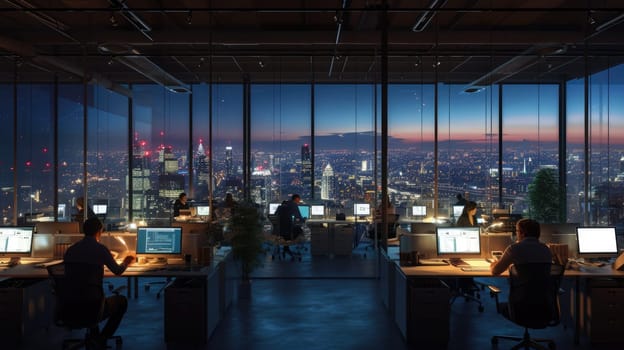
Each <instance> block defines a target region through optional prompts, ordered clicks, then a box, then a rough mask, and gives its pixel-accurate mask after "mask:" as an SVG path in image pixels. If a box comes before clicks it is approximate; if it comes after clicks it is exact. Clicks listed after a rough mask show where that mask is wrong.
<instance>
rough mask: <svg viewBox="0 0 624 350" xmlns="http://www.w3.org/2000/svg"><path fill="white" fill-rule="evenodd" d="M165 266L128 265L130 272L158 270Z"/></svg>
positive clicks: (127, 269)
mask: <svg viewBox="0 0 624 350" xmlns="http://www.w3.org/2000/svg"><path fill="white" fill-rule="evenodd" d="M164 268H165V265H160V266H159V265H154V264H150V265H130V266H128V267H126V271H128V272H145V271H157V270H162V269H164Z"/></svg>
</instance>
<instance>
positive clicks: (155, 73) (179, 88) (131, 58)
mask: <svg viewBox="0 0 624 350" xmlns="http://www.w3.org/2000/svg"><path fill="white" fill-rule="evenodd" d="M98 50H99V51H100V52H101V53H105V54H107V55H111V56H112V57H113V59H114V60H115V61H117V62H119V63H121V64H123V65H125V66H127V67H129V68H131V69H133V70H134V71H136V72H137V73H139V74H141V75H143V76H144V77H146V78H147V79H149V80H151V81H153V82H155V83H158V84H160V85H162V86H163V87H165V88H166V89H167V90H169V91H171V92H175V93H191V89H190V88H189V87H188V86H187V85H186V84H184V83H183V82H182V81H180V80H179V79H178V78H176V77H174V76H173V75H171V74H170V73H168V72H167V71H165V70H164V69H162V68H161V67H160V66H159V65H157V64H156V63H154V62H152V61H151V60H150V59H149V58H147V57H145V56H141V53H140V52H139V51H138V50H136V49H134V48H132V47H129V46H127V45H123V44H101V45H99V46H98Z"/></svg>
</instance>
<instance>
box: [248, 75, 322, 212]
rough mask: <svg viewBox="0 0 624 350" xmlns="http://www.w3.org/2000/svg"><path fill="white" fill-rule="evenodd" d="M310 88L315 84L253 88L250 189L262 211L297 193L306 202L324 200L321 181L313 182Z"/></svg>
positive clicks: (264, 85) (260, 85) (257, 85)
mask: <svg viewBox="0 0 624 350" xmlns="http://www.w3.org/2000/svg"><path fill="white" fill-rule="evenodd" d="M310 89H311V86H310V85H309V84H255V85H252V87H251V152H252V154H251V160H252V164H251V167H252V175H251V181H252V183H251V184H250V186H251V188H250V189H251V197H252V200H253V201H254V202H256V203H258V204H260V205H262V207H266V208H268V204H269V203H271V202H274V203H275V202H281V201H282V200H285V199H288V198H287V197H288V196H289V195H291V194H294V193H298V194H299V195H301V198H302V199H303V200H304V202H309V201H311V200H313V199H315V198H316V199H318V198H320V182H319V181H315V182H316V183H312V170H313V169H312V157H313V154H312V152H313V150H312V145H311V142H310V140H311V136H310V135H311V129H310V125H311V114H310V113H311V112H310V108H311V100H310V98H311V96H310ZM314 179H315V180H320V177H318V176H315V177H314ZM313 191H314V194H315V195H314V198H313V197H312V193H313Z"/></svg>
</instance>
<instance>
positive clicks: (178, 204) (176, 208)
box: [173, 192, 190, 217]
mask: <svg viewBox="0 0 624 350" xmlns="http://www.w3.org/2000/svg"><path fill="white" fill-rule="evenodd" d="M187 199H188V198H187V197H186V193H184V192H182V193H180V195H179V196H178V199H176V201H175V202H174V203H173V216H174V217H176V216H180V209H190V205H189V204H188V202H187Z"/></svg>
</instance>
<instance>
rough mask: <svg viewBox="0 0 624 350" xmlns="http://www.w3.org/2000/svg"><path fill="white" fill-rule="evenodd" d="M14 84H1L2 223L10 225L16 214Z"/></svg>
mask: <svg viewBox="0 0 624 350" xmlns="http://www.w3.org/2000/svg"><path fill="white" fill-rule="evenodd" d="M13 89H14V85H13V84H0V125H2V128H0V140H2V145H1V146H0V148H1V149H2V150H3V151H2V152H0V208H1V209H2V212H1V213H0V214H1V215H2V222H1V224H2V225H9V224H11V223H12V222H13V219H14V214H13V209H14V205H13V204H14V200H13V195H14V193H15V192H14V190H15V187H14V171H15V169H14V164H13V161H14V159H15V157H14V153H13V151H14V150H15V147H14V146H13V143H14V142H15V133H14V132H13V127H14V125H15V124H14V122H13V121H14V119H15V118H14V114H15V108H14V107H15V103H14V102H13V98H14V96H15V94H14V93H13Z"/></svg>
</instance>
